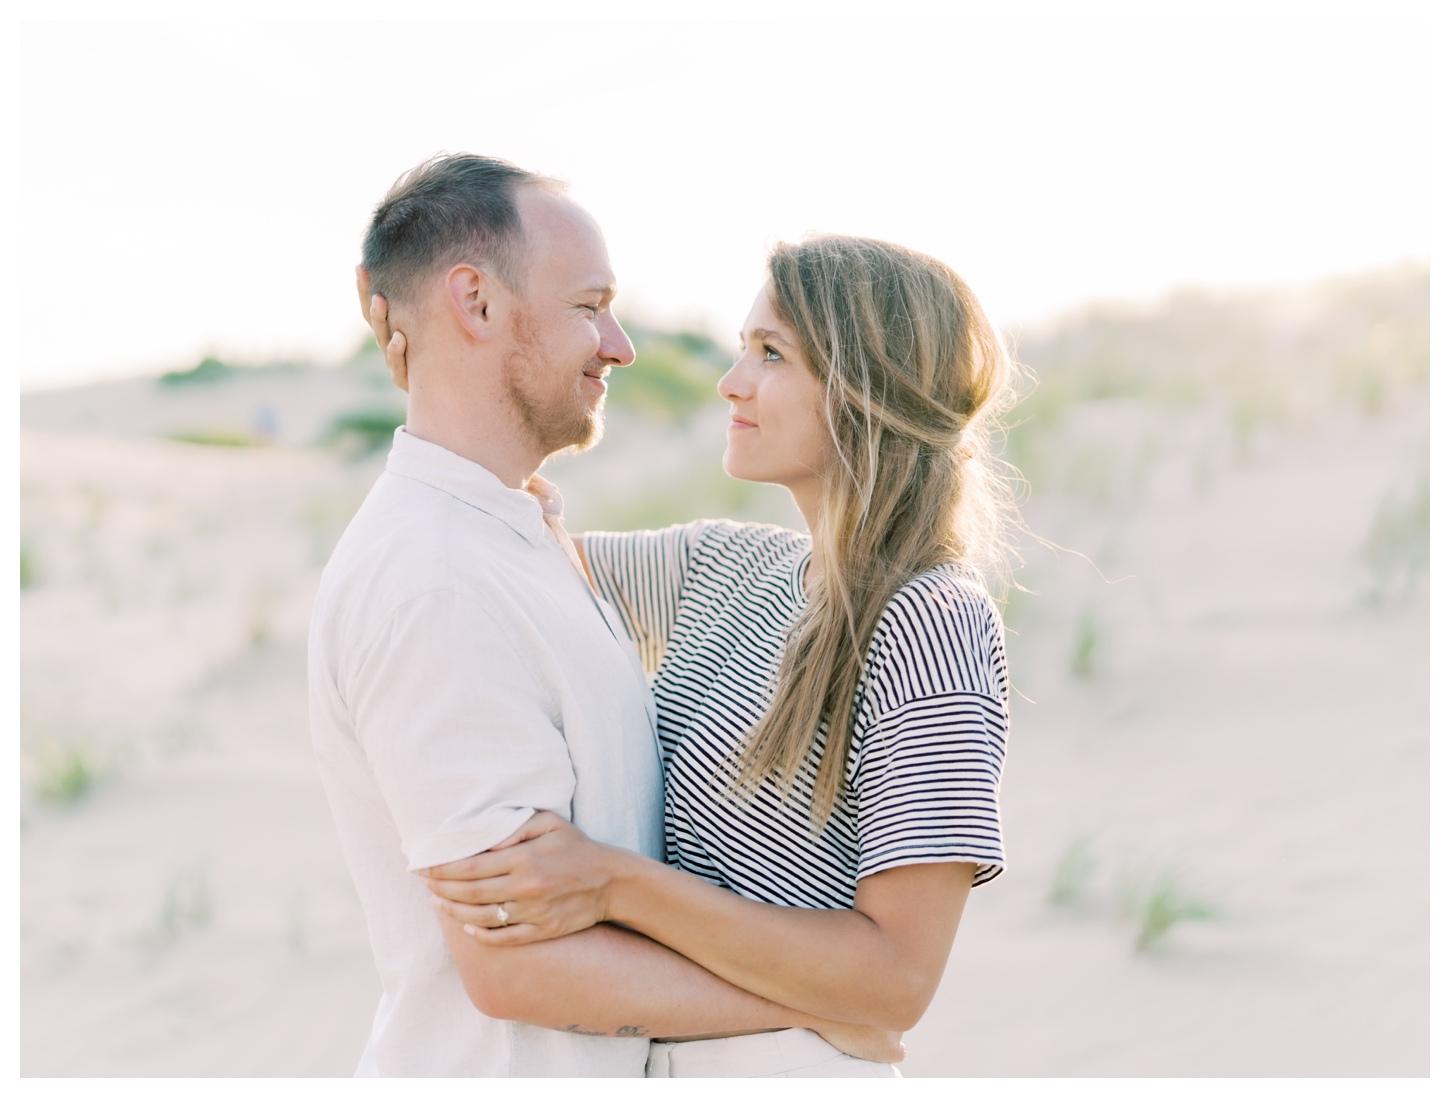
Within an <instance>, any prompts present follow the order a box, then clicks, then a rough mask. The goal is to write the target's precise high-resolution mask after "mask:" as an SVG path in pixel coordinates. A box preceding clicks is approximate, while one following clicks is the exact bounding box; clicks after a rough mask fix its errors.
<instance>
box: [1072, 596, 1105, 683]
mask: <svg viewBox="0 0 1450 1098" xmlns="http://www.w3.org/2000/svg"><path fill="white" fill-rule="evenodd" d="M1102 641H1103V631H1102V625H1101V624H1100V623H1099V622H1098V617H1097V615H1096V614H1095V613H1094V612H1093V611H1091V610H1086V611H1084V612H1083V614H1082V616H1081V617H1079V618H1078V622H1077V639H1076V641H1075V642H1074V643H1073V647H1072V673H1073V675H1074V676H1075V677H1077V678H1079V679H1090V678H1092V677H1093V676H1094V675H1096V674H1097V673H1098V669H1099V668H1098V661H1099V658H1100V650H1101V648H1102Z"/></svg>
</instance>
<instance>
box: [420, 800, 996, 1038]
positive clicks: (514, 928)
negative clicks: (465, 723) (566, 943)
mask: <svg viewBox="0 0 1450 1098" xmlns="http://www.w3.org/2000/svg"><path fill="white" fill-rule="evenodd" d="M508 842H509V843H510V844H512V845H508V846H501V847H499V848H495V849H494V850H492V851H488V852H486V853H484V854H480V855H477V856H475V857H473V858H468V859H465V860H463V861H461V862H454V863H452V864H450V865H447V866H439V867H436V868H435V869H433V870H430V871H429V872H428V875H427V876H426V877H425V880H426V881H427V882H428V886H429V888H431V889H432V890H433V892H434V893H435V894H436V895H438V896H439V897H442V898H443V900H444V902H443V904H442V910H443V911H444V912H446V913H447V914H450V915H452V916H453V917H454V918H455V919H458V920H459V921H460V922H463V923H466V924H470V925H469V927H468V930H469V932H470V933H472V934H474V935H475V936H476V937H477V938H478V940H480V941H482V942H484V943H486V944H490V945H515V944H520V943H525V942H538V941H542V940H545V939H549V938H555V937H558V936H560V935H567V934H570V933H573V932H575V931H577V930H579V929H580V928H581V927H586V926H591V925H593V924H595V923H599V922H606V921H610V922H618V923H622V924H624V925H626V926H628V927H632V928H633V929H635V930H637V931H639V932H640V933H642V934H646V935H648V936H649V937H650V938H653V939H654V940H655V941H656V942H659V943H661V944H663V945H665V946H668V947H669V948H670V949H672V950H675V951H677V952H679V953H682V954H684V955H685V956H686V957H688V958H690V959H691V960H693V961H695V962H697V963H698V964H700V965H701V966H703V967H704V968H706V969H709V970H710V971H711V972H713V973H714V974H715V975H717V976H719V977H721V978H722V979H724V980H726V981H728V982H729V983H731V984H735V985H737V986H738V987H741V988H744V989H745V990H747V991H750V992H754V993H755V994H756V995H759V996H761V997H763V998H766V999H770V1000H772V1001H774V1002H777V1003H781V1004H784V1005H785V1006H788V1007H793V1008H795V1009H797V1010H802V1011H805V1012H807V1013H809V1014H813V1015H816V1016H818V1017H821V1018H829V1019H834V1020H837V1021H841V1022H850V1023H855V1024H861V1025H874V1026H881V1027H883V1028H885V1029H889V1030H906V1029H910V1028H911V1027H912V1026H913V1025H915V1024H916V1022H917V1021H918V1020H919V1019H920V1017H921V1015H922V1014H923V1012H925V1010H926V1007H927V1005H928V1004H929V1003H930V1002H931V998H932V996H933V994H935V992H936V987H937V984H938V983H939V982H940V980H941V974H942V971H943V969H944V968H945V967H946V961H947V957H948V955H949V954H950V952H951V946H952V941H953V939H954V938H955V937H956V930H957V924H958V922H959V921H960V919H961V914H962V908H963V905H964V904H965V903H966V899H967V894H968V892H969V891H970V889H971V882H972V877H973V874H974V872H975V868H976V867H975V866H974V865H972V864H971V863H963V862H945V863H930V864H924V865H909V866H900V867H897V868H894V869H888V870H885V871H883V872H881V873H876V874H873V875H872V876H870V877H867V878H866V879H865V880H863V881H861V883H860V884H859V886H858V887H857V891H856V906H855V908H854V909H852V910H849V911H822V910H815V909H807V908H793V907H777V906H773V905H771V904H763V903H759V902H757V901H754V900H747V899H745V898H744V897H742V896H737V895H736V894H734V893H733V892H729V891H727V890H726V889H723V888H717V887H715V886H714V885H711V884H708V883H706V882H705V881H702V880H700V879H699V878H698V877H694V876H692V875H690V874H688V873H684V872H681V871H679V870H676V869H671V868H669V867H668V866H664V865H661V864H660V863H659V862H656V861H654V860H652V859H650V858H646V857H643V856H641V855H638V854H634V853H632V852H630V851H626V850H621V849H619V848H618V847H611V846H605V845H604V844H601V843H595V842H592V841H591V840H590V839H589V838H588V837H587V836H585V835H584V834H583V832H581V831H579V830H578V829H577V828H574V827H572V826H571V825H569V824H567V823H565V822H564V821H563V820H561V819H559V818H558V817H557V816H554V815H553V814H552V813H538V814H537V815H535V817H534V818H533V819H531V820H530V821H529V823H528V824H526V825H525V827H524V828H522V829H520V831H519V832H518V833H516V835H515V836H512V837H511V838H510V840H508ZM505 902H506V903H507V914H508V925H507V926H502V925H501V924H500V922H499V920H498V919H497V917H496V916H497V906H496V905H497V904H499V903H505ZM491 928H500V929H491Z"/></svg>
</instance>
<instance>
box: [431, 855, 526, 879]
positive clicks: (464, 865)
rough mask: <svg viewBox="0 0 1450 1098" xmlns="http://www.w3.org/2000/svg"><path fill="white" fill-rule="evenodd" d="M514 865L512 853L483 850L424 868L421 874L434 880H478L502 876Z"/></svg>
mask: <svg viewBox="0 0 1450 1098" xmlns="http://www.w3.org/2000/svg"><path fill="white" fill-rule="evenodd" d="M514 866H515V859H514V856H513V855H512V854H507V853H494V852H493V851H488V850H485V851H484V852H483V853H482V854H474V855H473V856H472V857H468V858H459V859H458V861H456V862H445V863H444V864H443V865H435V866H433V867H431V868H429V869H425V870H423V871H422V876H423V877H425V878H427V879H430V880H434V881H478V880H482V879H484V878H485V877H502V876H504V875H506V874H507V873H509V872H510V871H511V870H512V869H513V868H514Z"/></svg>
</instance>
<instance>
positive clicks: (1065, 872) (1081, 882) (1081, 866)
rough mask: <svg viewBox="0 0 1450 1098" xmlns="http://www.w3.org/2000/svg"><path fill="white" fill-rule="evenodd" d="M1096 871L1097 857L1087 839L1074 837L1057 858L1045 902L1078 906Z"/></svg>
mask: <svg viewBox="0 0 1450 1098" xmlns="http://www.w3.org/2000/svg"><path fill="white" fill-rule="evenodd" d="M1097 871H1098V857H1097V854H1096V853H1095V852H1094V850H1093V846H1092V842H1091V840H1089V839H1076V840H1074V841H1073V842H1072V843H1071V844H1069V845H1068V847H1067V849H1066V850H1064V851H1063V852H1062V856H1061V857H1060V858H1058V859H1057V868H1056V869H1055V870H1054V871H1053V874H1052V885H1051V887H1050V888H1049V889H1048V892H1047V902H1048V903H1050V904H1052V906H1053V907H1080V906H1081V905H1082V904H1083V903H1084V902H1085V901H1086V899H1087V893H1088V886H1089V885H1090V884H1091V883H1092V879H1093V877H1094V876H1095V875H1096V874H1097Z"/></svg>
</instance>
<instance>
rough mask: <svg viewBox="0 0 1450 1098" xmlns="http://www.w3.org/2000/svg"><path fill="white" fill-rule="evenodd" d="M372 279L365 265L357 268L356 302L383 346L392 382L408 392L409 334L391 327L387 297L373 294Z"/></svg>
mask: <svg viewBox="0 0 1450 1098" xmlns="http://www.w3.org/2000/svg"><path fill="white" fill-rule="evenodd" d="M371 286H372V284H371V282H370V281H369V279H368V272H367V268H366V267H361V266H360V267H358V268H357V301H358V304H359V305H361V306H362V314H363V319H364V320H366V321H367V322H368V325H369V326H370V327H371V328H372V330H373V338H374V339H375V340H377V343H378V346H379V347H381V348H382V349H383V359H384V361H386V362H387V364H388V372H389V373H391V374H392V375H393V384H394V385H396V386H397V387H398V388H399V389H402V390H403V392H405V393H406V392H407V391H408V337H407V336H405V335H403V333H402V332H400V331H390V330H389V329H388V299H387V298H385V297H383V295H382V294H375V293H371V292H370V290H371Z"/></svg>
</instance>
